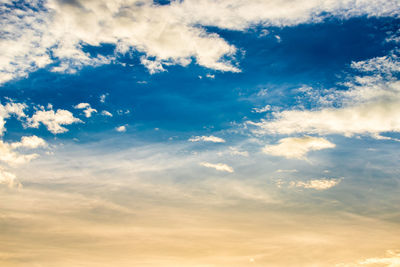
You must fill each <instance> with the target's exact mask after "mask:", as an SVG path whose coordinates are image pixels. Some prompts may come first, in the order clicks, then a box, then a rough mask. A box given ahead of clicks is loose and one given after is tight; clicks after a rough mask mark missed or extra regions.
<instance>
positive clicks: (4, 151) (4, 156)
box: [0, 140, 39, 165]
mask: <svg viewBox="0 0 400 267" xmlns="http://www.w3.org/2000/svg"><path fill="white" fill-rule="evenodd" d="M13 149H14V147H13V146H12V145H10V144H8V143H5V142H3V141H2V140H0V161H2V162H4V163H7V164H9V165H20V164H25V163H28V162H30V161H31V160H33V159H36V158H37V157H39V155H38V154H20V153H18V152H16V151H13Z"/></svg>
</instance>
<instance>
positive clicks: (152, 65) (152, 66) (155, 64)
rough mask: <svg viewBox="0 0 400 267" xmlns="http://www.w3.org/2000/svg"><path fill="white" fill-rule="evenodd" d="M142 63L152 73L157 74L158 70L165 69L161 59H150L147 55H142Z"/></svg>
mask: <svg viewBox="0 0 400 267" xmlns="http://www.w3.org/2000/svg"><path fill="white" fill-rule="evenodd" d="M140 63H142V64H143V65H144V66H145V67H146V68H147V70H148V71H149V73H150V74H155V73H158V72H163V71H165V69H164V67H163V66H162V63H161V61H159V60H149V59H147V58H146V57H141V58H140Z"/></svg>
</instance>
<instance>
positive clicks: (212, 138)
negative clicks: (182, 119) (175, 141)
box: [189, 135, 225, 143]
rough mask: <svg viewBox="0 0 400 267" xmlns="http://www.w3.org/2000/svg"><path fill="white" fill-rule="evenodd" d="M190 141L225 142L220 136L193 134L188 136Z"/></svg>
mask: <svg viewBox="0 0 400 267" xmlns="http://www.w3.org/2000/svg"><path fill="white" fill-rule="evenodd" d="M189 141H190V142H201V141H202V142H212V143H225V140H224V139H222V138H221V137H217V136H214V135H210V136H205V135H203V136H194V137H191V138H189Z"/></svg>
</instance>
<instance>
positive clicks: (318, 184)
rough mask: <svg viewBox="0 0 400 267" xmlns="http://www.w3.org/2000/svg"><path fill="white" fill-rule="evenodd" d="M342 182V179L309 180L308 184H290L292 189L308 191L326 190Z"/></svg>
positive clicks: (300, 182)
mask: <svg viewBox="0 0 400 267" xmlns="http://www.w3.org/2000/svg"><path fill="white" fill-rule="evenodd" d="M340 182H341V179H327V178H323V179H315V180H309V181H306V182H302V181H299V182H290V186H292V187H302V188H307V189H315V190H326V189H329V188H332V187H334V186H336V185H338V184H339V183H340Z"/></svg>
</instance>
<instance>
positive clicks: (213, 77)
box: [206, 74, 215, 79]
mask: <svg viewBox="0 0 400 267" xmlns="http://www.w3.org/2000/svg"><path fill="white" fill-rule="evenodd" d="M206 77H207V78H209V79H215V74H207V75H206Z"/></svg>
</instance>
